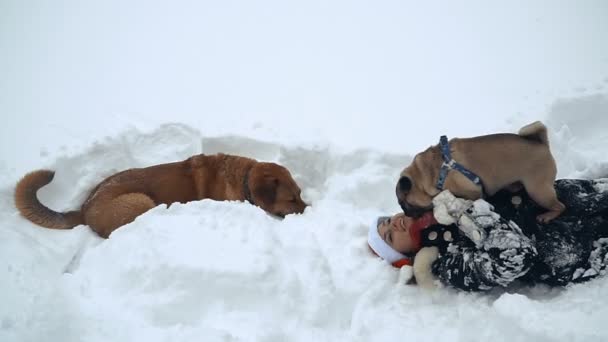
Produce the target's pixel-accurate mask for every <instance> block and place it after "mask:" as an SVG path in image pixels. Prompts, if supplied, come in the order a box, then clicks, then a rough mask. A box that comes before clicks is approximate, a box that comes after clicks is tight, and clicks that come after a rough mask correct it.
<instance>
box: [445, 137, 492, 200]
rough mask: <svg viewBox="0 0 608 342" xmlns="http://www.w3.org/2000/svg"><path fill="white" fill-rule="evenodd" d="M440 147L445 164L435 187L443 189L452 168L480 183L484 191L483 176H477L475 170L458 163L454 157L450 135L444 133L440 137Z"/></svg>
mask: <svg viewBox="0 0 608 342" xmlns="http://www.w3.org/2000/svg"><path fill="white" fill-rule="evenodd" d="M439 148H440V149H441V157H442V158H443V164H442V165H441V170H439V179H438V180H437V185H436V186H435V187H436V188H437V189H439V190H443V186H444V184H445V179H446V177H447V176H448V172H450V170H456V171H458V172H460V173H462V174H463V175H464V176H465V177H467V178H468V179H469V180H471V182H473V183H474V184H475V185H479V186H480V187H481V190H482V192H483V184H482V183H481V178H479V176H477V175H476V174H475V173H474V172H473V171H471V170H469V169H467V168H466V167H464V166H462V165H460V164H458V163H457V162H456V161H455V160H454V159H452V154H451V153H450V143H449V142H448V137H446V136H445V135H442V136H441V138H440V139H439Z"/></svg>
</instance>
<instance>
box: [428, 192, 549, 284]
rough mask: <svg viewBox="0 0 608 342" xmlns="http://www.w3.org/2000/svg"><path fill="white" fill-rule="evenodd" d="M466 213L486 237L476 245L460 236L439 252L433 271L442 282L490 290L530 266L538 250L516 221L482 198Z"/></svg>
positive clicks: (518, 275) (511, 279)
mask: <svg viewBox="0 0 608 342" xmlns="http://www.w3.org/2000/svg"><path fill="white" fill-rule="evenodd" d="M480 204H481V205H480ZM464 215H466V216H468V217H469V218H470V219H471V220H468V221H469V222H473V223H474V224H475V225H477V226H478V227H479V228H480V229H482V230H483V231H484V232H485V234H484V235H485V238H484V239H483V240H482V241H479V242H478V243H477V246H476V245H475V244H474V243H473V242H472V241H471V240H470V239H468V238H466V237H464V236H461V238H460V239H458V240H456V241H454V242H453V243H452V244H451V245H450V246H449V247H448V248H447V249H446V250H445V251H444V252H443V253H442V254H441V255H440V257H439V259H437V260H436V261H435V262H434V263H433V273H434V274H435V275H436V276H438V277H439V279H440V280H441V282H442V283H444V284H448V285H451V286H454V287H456V288H460V289H463V290H467V291H480V290H489V289H492V288H493V287H496V286H503V287H504V286H507V285H509V284H510V283H511V282H513V281H514V280H515V279H517V278H519V277H521V276H522V275H524V274H526V272H528V270H530V267H531V266H532V262H533V259H534V258H535V257H536V255H537V252H536V249H535V248H534V245H533V243H532V241H531V240H530V239H529V238H528V237H527V236H525V235H524V234H523V232H522V231H521V229H520V228H519V227H518V226H517V225H516V224H515V223H513V222H512V221H506V220H505V219H503V218H502V217H501V216H500V215H498V214H497V213H495V212H493V211H492V207H491V206H490V205H489V204H488V203H487V202H485V201H483V200H478V201H476V203H475V205H473V206H471V207H470V208H469V209H467V211H466V212H465V214H464Z"/></svg>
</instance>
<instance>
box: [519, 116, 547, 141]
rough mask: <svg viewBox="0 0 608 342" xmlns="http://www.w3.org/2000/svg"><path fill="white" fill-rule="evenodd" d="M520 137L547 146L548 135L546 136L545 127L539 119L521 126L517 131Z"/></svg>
mask: <svg viewBox="0 0 608 342" xmlns="http://www.w3.org/2000/svg"><path fill="white" fill-rule="evenodd" d="M518 134H519V135H520V136H521V137H522V138H526V139H528V140H534V141H538V142H539V143H541V144H545V145H547V146H549V137H548V136H547V127H546V126H545V125H544V124H543V123H542V122H540V121H534V122H533V123H531V124H529V125H526V126H524V127H522V128H521V129H520V130H519V133H518Z"/></svg>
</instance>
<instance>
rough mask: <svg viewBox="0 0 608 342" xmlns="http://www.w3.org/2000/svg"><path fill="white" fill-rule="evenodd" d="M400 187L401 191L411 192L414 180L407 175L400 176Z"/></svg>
mask: <svg viewBox="0 0 608 342" xmlns="http://www.w3.org/2000/svg"><path fill="white" fill-rule="evenodd" d="M398 188H399V190H400V191H401V192H409V191H410V190H412V180H411V179H410V178H409V177H407V176H403V177H401V178H399V184H398Z"/></svg>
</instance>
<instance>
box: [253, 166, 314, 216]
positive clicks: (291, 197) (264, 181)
mask: <svg viewBox="0 0 608 342" xmlns="http://www.w3.org/2000/svg"><path fill="white" fill-rule="evenodd" d="M249 188H250V191H251V196H252V199H253V202H254V203H255V205H257V206H258V207H260V208H262V209H264V210H265V211H266V212H268V213H270V214H273V215H276V216H278V217H285V216H286V215H289V214H301V213H303V212H304V209H306V207H307V204H306V203H304V201H303V200H302V197H301V192H302V191H301V190H300V187H299V186H298V185H297V184H296V182H295V181H294V180H293V177H292V176H291V174H290V173H289V171H288V170H287V169H286V168H285V167H283V166H281V165H278V164H275V163H257V164H256V165H254V166H253V168H252V169H251V172H250V174H249Z"/></svg>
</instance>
